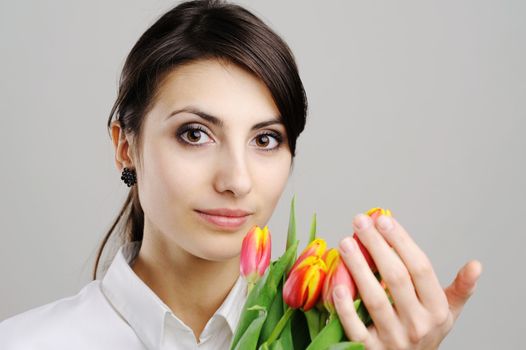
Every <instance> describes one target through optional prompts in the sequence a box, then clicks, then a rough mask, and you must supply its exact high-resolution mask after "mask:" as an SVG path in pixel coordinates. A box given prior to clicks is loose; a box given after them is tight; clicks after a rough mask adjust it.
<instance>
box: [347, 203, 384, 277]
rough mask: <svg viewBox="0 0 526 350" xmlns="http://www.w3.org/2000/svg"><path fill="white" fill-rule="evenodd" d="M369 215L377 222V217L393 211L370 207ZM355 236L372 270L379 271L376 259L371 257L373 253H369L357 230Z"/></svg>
mask: <svg viewBox="0 0 526 350" xmlns="http://www.w3.org/2000/svg"><path fill="white" fill-rule="evenodd" d="M367 215H369V216H370V217H371V218H372V219H373V222H376V219H377V218H378V217H379V216H380V215H386V216H392V215H391V211H390V210H389V209H382V208H378V207H376V208H371V209H369V210H368V211H367ZM353 238H354V239H355V240H356V243H358V247H360V250H361V251H362V254H363V256H364V257H365V260H366V261H367V264H368V265H369V267H370V268H371V270H372V271H373V272H376V271H378V268H377V267H376V264H375V263H374V260H373V258H372V257H371V254H369V252H368V251H367V248H365V246H364V245H363V244H362V242H361V241H360V239H359V238H358V235H357V234H356V232H355V233H354V234H353Z"/></svg>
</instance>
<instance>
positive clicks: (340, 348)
mask: <svg viewBox="0 0 526 350" xmlns="http://www.w3.org/2000/svg"><path fill="white" fill-rule="evenodd" d="M327 350H365V346H364V345H363V343H358V342H353V341H345V342H341V343H337V344H332V345H331V346H329V347H328V348H327Z"/></svg>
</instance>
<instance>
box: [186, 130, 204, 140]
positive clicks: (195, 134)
mask: <svg viewBox="0 0 526 350" xmlns="http://www.w3.org/2000/svg"><path fill="white" fill-rule="evenodd" d="M186 134H187V135H188V140H189V141H191V142H197V141H199V140H200V139H201V131H200V130H195V129H194V130H188V131H187V133H186Z"/></svg>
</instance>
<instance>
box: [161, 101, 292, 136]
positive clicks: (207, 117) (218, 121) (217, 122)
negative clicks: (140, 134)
mask: <svg viewBox="0 0 526 350" xmlns="http://www.w3.org/2000/svg"><path fill="white" fill-rule="evenodd" d="M182 112H187V113H192V114H195V115H197V116H199V117H201V118H203V119H204V120H206V121H208V122H210V123H211V124H213V125H215V126H218V127H220V128H222V127H223V126H224V125H225V123H224V122H223V121H222V120H221V119H219V118H218V117H216V116H213V115H211V114H209V113H206V112H203V111H202V110H200V109H199V108H196V107H184V108H181V109H178V110H175V111H173V112H171V113H170V114H169V115H168V116H167V117H166V119H169V118H171V117H173V116H174V115H176V114H179V113H182ZM274 124H282V125H283V122H282V121H281V120H280V117H279V116H278V117H276V118H275V119H270V120H267V121H264V122H259V123H257V124H254V125H253V126H252V128H251V129H250V130H251V131H254V130H257V129H260V128H264V127H266V126H269V125H274Z"/></svg>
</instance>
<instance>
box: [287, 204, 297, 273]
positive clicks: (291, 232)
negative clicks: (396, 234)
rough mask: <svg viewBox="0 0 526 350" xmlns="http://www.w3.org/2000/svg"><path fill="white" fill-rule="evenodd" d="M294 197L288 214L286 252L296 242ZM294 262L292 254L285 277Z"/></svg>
mask: <svg viewBox="0 0 526 350" xmlns="http://www.w3.org/2000/svg"><path fill="white" fill-rule="evenodd" d="M295 203H296V195H293V196H292V201H291V202H290V214H289V229H288V232H287V250H288V249H289V248H290V247H291V245H292V244H294V242H296V241H297V239H296V204H295ZM294 261H296V254H294V259H292V260H291V261H290V263H289V265H287V270H286V273H285V274H286V275H288V273H289V271H290V269H291V268H292V265H294Z"/></svg>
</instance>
